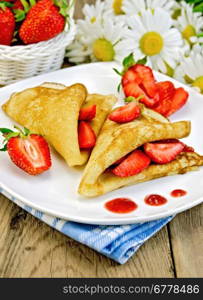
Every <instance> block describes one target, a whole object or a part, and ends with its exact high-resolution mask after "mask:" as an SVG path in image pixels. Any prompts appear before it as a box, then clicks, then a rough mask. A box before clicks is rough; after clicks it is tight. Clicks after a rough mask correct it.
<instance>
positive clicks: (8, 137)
mask: <svg viewBox="0 0 203 300" xmlns="http://www.w3.org/2000/svg"><path fill="white" fill-rule="evenodd" d="M19 135H20V133H19V132H11V133H9V134H7V136H6V137H5V141H8V140H9V139H11V138H12V137H16V136H19Z"/></svg>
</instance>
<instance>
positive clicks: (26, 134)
mask: <svg viewBox="0 0 203 300" xmlns="http://www.w3.org/2000/svg"><path fill="white" fill-rule="evenodd" d="M24 133H25V136H28V135H29V134H30V130H29V129H28V128H26V127H24Z"/></svg>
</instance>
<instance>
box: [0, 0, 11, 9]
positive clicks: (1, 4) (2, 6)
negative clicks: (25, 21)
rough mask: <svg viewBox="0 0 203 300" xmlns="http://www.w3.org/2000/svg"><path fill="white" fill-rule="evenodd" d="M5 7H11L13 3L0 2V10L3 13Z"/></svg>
mask: <svg viewBox="0 0 203 300" xmlns="http://www.w3.org/2000/svg"><path fill="white" fill-rule="evenodd" d="M6 7H13V3H10V2H6V1H1V2H0V8H1V9H3V10H4V11H5V9H6Z"/></svg>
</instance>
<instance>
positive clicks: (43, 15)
mask: <svg viewBox="0 0 203 300" xmlns="http://www.w3.org/2000/svg"><path fill="white" fill-rule="evenodd" d="M67 16H68V3H67V1H66V0H55V1H54V0H39V1H36V0H5V1H1V0H0V45H1V44H2V45H11V44H33V43H38V42H42V41H47V40H49V39H52V38H54V37H55V36H57V35H58V34H59V33H61V32H62V31H63V30H64V28H65V24H66V17H67ZM14 32H15V33H14Z"/></svg>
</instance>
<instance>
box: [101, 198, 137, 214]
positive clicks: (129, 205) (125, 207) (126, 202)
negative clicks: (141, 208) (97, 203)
mask: <svg viewBox="0 0 203 300" xmlns="http://www.w3.org/2000/svg"><path fill="white" fill-rule="evenodd" d="M137 207H138V205H137V204H136V203H135V202H134V201H132V200H131V199H129V198H115V199H112V200H110V201H108V202H106V203H105V208H106V209H107V210H109V211H111V212H113V213H117V214H127V213H130V212H132V211H134V210H136V209H137Z"/></svg>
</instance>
